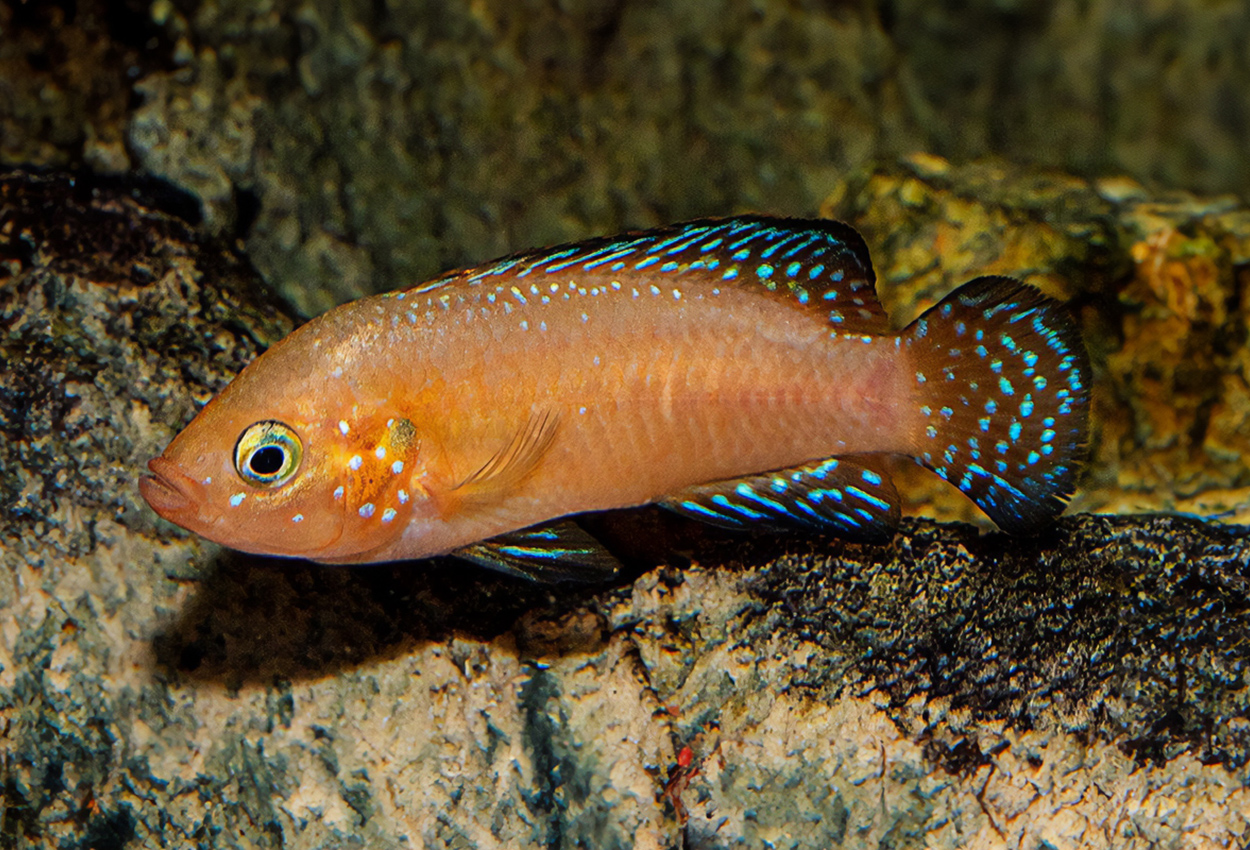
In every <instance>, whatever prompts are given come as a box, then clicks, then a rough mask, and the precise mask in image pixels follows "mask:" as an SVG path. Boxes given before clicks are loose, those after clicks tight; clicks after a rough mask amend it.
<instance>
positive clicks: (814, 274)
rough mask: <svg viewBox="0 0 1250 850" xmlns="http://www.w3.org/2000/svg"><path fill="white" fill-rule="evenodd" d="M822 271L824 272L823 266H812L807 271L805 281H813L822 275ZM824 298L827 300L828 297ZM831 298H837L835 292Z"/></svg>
mask: <svg viewBox="0 0 1250 850" xmlns="http://www.w3.org/2000/svg"><path fill="white" fill-rule="evenodd" d="M824 271H825V267H824V266H812V267H811V268H810V269H808V270H807V279H808V280H815V279H816V278H818V277H820V276H821V274H823V273H824ZM825 297H826V298H827V297H828V296H825ZM833 297H834V298H837V297H838V294H837V293H836V292H835V293H834V294H833Z"/></svg>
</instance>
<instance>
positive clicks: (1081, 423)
mask: <svg viewBox="0 0 1250 850" xmlns="http://www.w3.org/2000/svg"><path fill="white" fill-rule="evenodd" d="M902 341H903V345H904V346H905V347H906V348H907V350H908V351H909V352H910V354H911V359H912V362H913V364H914V366H915V369H916V381H917V390H918V392H917V394H916V398H917V402H918V403H919V405H920V411H921V414H922V415H921V417H920V426H919V432H918V433H917V434H916V435H915V438H914V444H915V447H916V455H917V457H919V458H920V459H921V460H922V461H923V462H924V465H925V466H927V467H929V468H930V469H932V470H933V471H934V472H936V473H937V474H938V475H940V476H942V477H943V478H945V479H946V480H947V481H949V482H951V483H952V484H954V485H955V486H956V487H958V488H959V489H960V490H962V491H963V492H964V493H966V494H967V495H968V496H969V497H971V498H972V500H973V501H975V502H976V503H977V505H978V506H979V507H980V508H981V510H983V511H985V513H986V514H988V515H989V517H990V519H992V520H994V522H995V523H997V524H998V526H999V528H1002V529H1003V530H1004V531H1025V530H1028V529H1031V528H1035V527H1037V526H1038V525H1040V524H1042V523H1045V522H1046V521H1048V520H1051V519H1053V518H1054V517H1056V516H1058V515H1059V514H1060V513H1061V512H1062V511H1063V508H1064V505H1065V504H1066V503H1067V500H1068V499H1069V498H1070V497H1071V495H1072V492H1073V490H1075V489H1076V477H1077V473H1078V472H1079V470H1080V467H1081V464H1082V463H1083V461H1084V459H1085V454H1086V440H1087V437H1088V433H1089V390H1088V386H1089V361H1088V357H1087V355H1086V353H1085V347H1084V345H1083V344H1082V343H1081V334H1080V331H1079V330H1078V329H1077V326H1076V323H1075V322H1074V321H1073V319H1072V316H1071V315H1070V314H1069V313H1068V311H1067V309H1066V308H1065V307H1064V306H1063V305H1062V304H1060V303H1058V302H1056V301H1054V300H1052V299H1050V298H1047V297H1046V296H1045V295H1042V294H1041V293H1040V292H1039V291H1037V290H1036V289H1034V288H1033V287H1031V286H1026V285H1025V284H1022V283H1020V282H1019V281H1016V280H1012V279H1011V278H1005V277H981V278H977V279H976V280H973V281H971V282H969V283H967V284H965V285H964V286H962V287H960V288H959V289H957V290H955V291H954V292H952V293H951V294H950V295H949V296H947V297H946V298H945V299H943V300H942V301H941V303H939V304H938V305H937V306H935V307H934V308H933V309H931V310H929V311H928V312H926V313H925V314H924V315H923V316H921V317H920V318H919V319H917V320H916V321H915V322H914V323H912V325H911V326H910V327H909V328H907V330H905V331H904V332H903V334H902Z"/></svg>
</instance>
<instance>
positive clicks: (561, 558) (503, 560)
mask: <svg viewBox="0 0 1250 850" xmlns="http://www.w3.org/2000/svg"><path fill="white" fill-rule="evenodd" d="M452 554H453V555H455V556H456V557H458V558H464V559H465V560H466V561H472V562H473V563H475V564H480V565H481V566H483V567H487V568H489V569H492V570H498V571H499V572H501V573H507V574H508V575H512V576H518V577H520V578H527V579H530V580H531V581H542V582H561V581H568V582H586V583H590V582H602V581H607V580H608V579H611V578H612V577H613V576H615V575H616V572H617V570H619V569H620V566H621V565H620V562H619V561H617V560H616V558H614V557H613V556H612V554H611V553H610V552H608V550H606V549H604V548H603V546H602V545H601V544H600V543H599V541H598V540H595V538H593V537H591V536H590V535H589V534H587V533H586V532H585V531H583V530H582V529H581V528H580V527H579V526H578V525H576V524H575V523H573V522H571V521H569V520H565V521H562V522H555V523H549V524H547V525H539V526H534V527H533V528H527V529H523V530H521V531H514V532H512V533H510V534H504V535H500V536H499V537H492V538H491V539H490V540H483V541H481V542H480V543H474V544H472V545H471V546H465V547H464V548H461V549H456V550H455V551H454V552H452Z"/></svg>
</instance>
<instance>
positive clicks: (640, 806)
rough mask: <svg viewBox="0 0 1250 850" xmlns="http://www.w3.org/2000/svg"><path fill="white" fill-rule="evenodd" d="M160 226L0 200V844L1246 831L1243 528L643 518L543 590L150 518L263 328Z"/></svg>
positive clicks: (1025, 841) (89, 189)
mask: <svg viewBox="0 0 1250 850" xmlns="http://www.w3.org/2000/svg"><path fill="white" fill-rule="evenodd" d="M166 200H167V199H166ZM174 206H176V204H175V205H174ZM168 207H169V204H167V203H165V202H164V201H162V200H161V199H159V198H152V197H146V196H144V195H142V194H136V193H134V192H132V191H130V190H128V189H123V188H121V187H117V186H102V185H94V186H93V185H86V184H84V183H83V182H82V181H71V180H68V179H66V178H61V177H55V176H44V177H33V176H30V175H23V174H16V175H8V176H5V177H3V178H0V326H2V327H3V330H4V333H3V335H0V357H2V358H3V363H4V369H3V370H0V432H2V438H0V495H2V496H3V498H0V844H3V845H4V846H15V847H30V848H36V847H38V848H45V847H46V848H84V850H85V848H123V847H141V846H145V847H146V846H168V847H203V848H208V847H217V848H220V847H240V848H243V847H248V848H250V847H292V848H350V847H369V848H417V847H420V848H427V847H430V848H435V847H437V848H442V847H446V848H505V847H506V848H524V847H544V848H552V847H565V848H571V847H588V848H614V847H620V848H627V847H642V848H670V847H674V848H675V847H686V848H718V850H719V848H734V847H750V848H755V847H778V848H781V847H784V848H824V847H837V846H841V847H933V848H944V847H951V848H953V847H1002V846H1011V847H1017V846H1018V847H1053V848H1077V847H1111V846H1114V847H1177V848H1179V847H1187V848H1192V847H1233V846H1243V845H1244V844H1245V842H1246V841H1247V840H1250V814H1248V813H1250V790H1248V785H1250V783H1248V779H1250V777H1248V773H1247V771H1248V767H1247V764H1248V762H1250V722H1247V721H1246V719H1245V718H1246V716H1247V715H1248V714H1250V706H1248V705H1247V702H1250V687H1248V685H1250V680H1248V673H1247V660H1246V659H1247V652H1248V647H1250V640H1248V638H1247V635H1248V633H1250V630H1248V629H1247V625H1248V616H1247V614H1248V609H1250V589H1248V585H1250V571H1248V568H1247V560H1248V558H1250V543H1248V542H1247V538H1246V536H1245V531H1244V529H1242V528H1237V527H1220V526H1214V525H1208V524H1204V523H1201V522H1198V521H1196V520H1191V519H1186V518H1181V517H1167V516H1153V517H1123V518H1110V517H1099V516H1090V515H1079V516H1076V517H1072V518H1069V519H1066V520H1064V521H1062V522H1061V523H1060V524H1059V525H1058V526H1056V527H1055V529H1053V530H1052V531H1051V532H1049V533H1047V534H1046V535H1044V536H1042V537H1040V538H1036V539H1030V538H1006V537H1004V536H1001V535H997V534H983V533H981V532H979V531H977V530H976V529H973V528H971V527H968V526H964V525H935V524H933V523H929V522H923V521H912V522H910V523H909V525H908V526H907V527H906V529H905V531H904V532H903V533H901V534H900V535H899V536H898V538H897V539H896V540H895V542H894V543H893V544H892V545H891V546H889V547H884V548H865V547H857V546H853V545H848V544H844V543H841V542H839V541H836V540H832V539H824V538H810V537H770V536H760V537H754V538H743V537H733V536H726V535H723V534H719V533H716V532H713V531H709V530H707V529H704V528H701V527H697V526H692V525H688V524H685V523H682V522H680V521H678V520H676V519H675V518H671V517H667V516H663V515H661V514H659V513H657V512H649V511H643V512H635V513H630V514H625V515H622V516H618V517H608V518H597V519H594V520H593V524H594V526H595V528H594V530H595V531H596V533H598V534H600V535H601V536H602V537H603V538H604V539H606V540H608V541H609V542H610V543H611V544H612V545H613V546H614V548H616V549H617V550H618V551H620V552H621V553H622V555H623V556H624V558H625V560H626V562H627V566H628V568H627V574H626V575H624V576H622V577H621V579H620V581H619V582H618V583H617V584H616V585H614V586H611V587H604V588H558V589H551V588H542V587H534V586H529V585H524V584H520V583H516V582H512V581H509V580H507V579H504V578H498V577H495V576H493V575H487V574H484V573H478V572H476V571H472V570H468V569H466V568H464V567H463V566H461V565H456V564H453V563H451V562H431V563H421V564H401V565H390V566H381V567H370V568H362V569H327V568H322V567H316V566H312V565H308V564H304V563H298V562H278V561H267V560H264V559H255V558H244V557H240V556H235V555H231V554H229V553H223V552H221V551H220V550H217V549H215V548H212V547H207V546H205V545H203V544H201V543H200V542H199V541H197V540H194V539H189V538H187V537H185V536H184V535H182V534H181V533H180V532H177V531H176V530H174V529H172V528H171V527H169V526H168V525H165V524H161V523H158V522H157V521H156V520H155V519H154V518H153V517H152V516H151V514H150V513H148V512H147V511H146V510H145V509H144V508H143V506H142V503H141V502H140V500H139V498H138V494H137V492H136V491H135V489H134V478H135V476H136V474H137V472H138V470H139V469H140V467H141V463H142V461H143V460H144V459H146V458H147V457H148V456H150V455H151V454H153V453H155V452H156V451H157V450H159V448H160V447H161V446H162V445H163V444H164V442H165V441H166V440H167V439H168V438H169V437H170V436H171V435H172V431H173V429H174V428H176V427H178V426H179V425H180V424H181V423H182V422H183V421H185V420H186V418H188V417H189V415H190V414H191V412H192V411H193V409H194V405H195V403H196V401H203V400H204V399H205V398H207V397H208V396H209V395H210V394H211V393H212V392H214V391H215V390H216V389H218V388H219V387H220V386H221V385H222V384H223V382H224V381H225V380H227V379H228V377H229V376H230V375H231V374H233V373H234V372H235V371H237V369H238V368H239V367H240V366H241V365H242V363H244V362H246V361H247V360H248V359H250V358H251V357H252V356H254V354H255V353H256V352H257V351H258V350H260V349H261V348H263V347H264V346H265V345H268V344H269V343H271V342H272V341H274V340H275V339H277V338H279V337H280V336H281V335H282V334H283V333H285V332H286V331H287V330H289V328H290V327H291V326H292V320H291V318H290V317H289V315H288V314H287V313H286V312H284V310H283V309H282V308H281V307H280V306H279V305H277V304H276V303H275V302H273V301H271V300H270V299H268V298H267V297H266V296H265V294H264V292H263V290H262V289H261V288H260V287H259V285H258V284H257V282H256V278H255V275H254V274H253V273H252V272H251V271H250V269H249V267H248V266H247V265H246V263H245V262H243V261H241V260H240V259H239V258H238V257H236V256H235V255H234V254H233V253H231V252H230V251H226V250H223V249H221V248H219V247H217V246H213V245H205V244H203V243H200V242H198V241H197V239H196V237H195V234H194V232H193V231H192V230H191V229H190V228H188V227H187V226H186V225H184V224H183V223H182V221H181V220H180V219H178V218H177V217H176V216H174V215H170V214H168V213H167V212H162V211H161V209H162V208H168Z"/></svg>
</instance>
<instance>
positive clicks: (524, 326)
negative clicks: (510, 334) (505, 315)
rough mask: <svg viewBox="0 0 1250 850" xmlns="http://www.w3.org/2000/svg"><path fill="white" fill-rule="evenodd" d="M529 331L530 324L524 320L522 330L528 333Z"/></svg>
mask: <svg viewBox="0 0 1250 850" xmlns="http://www.w3.org/2000/svg"><path fill="white" fill-rule="evenodd" d="M529 329H530V323H529V321H528V320H526V319H522V320H521V330H523V331H528V330H529Z"/></svg>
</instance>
